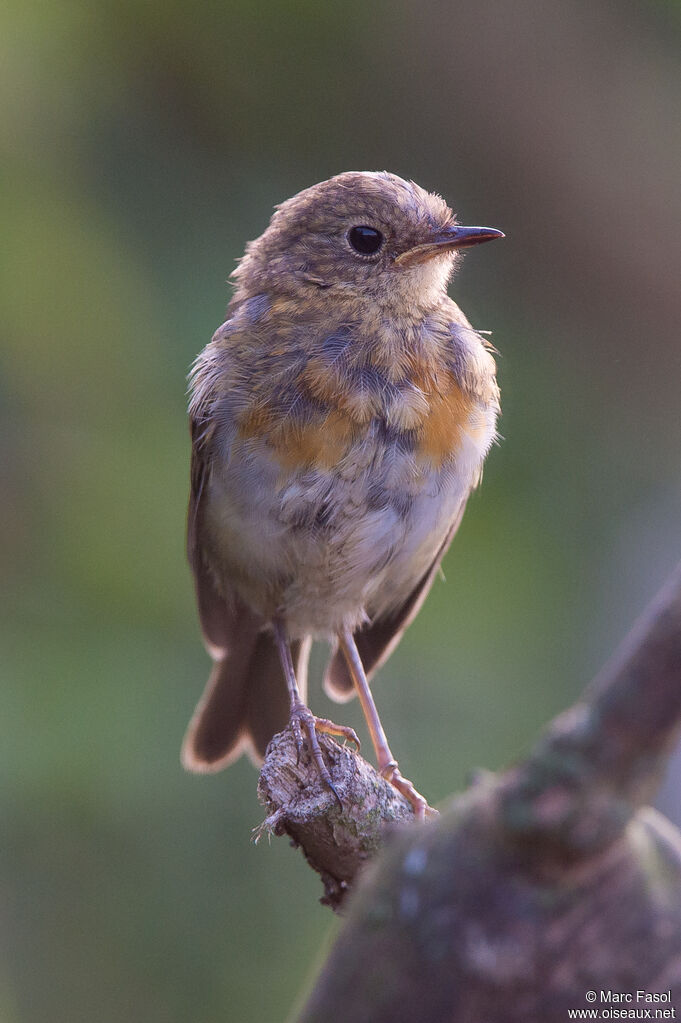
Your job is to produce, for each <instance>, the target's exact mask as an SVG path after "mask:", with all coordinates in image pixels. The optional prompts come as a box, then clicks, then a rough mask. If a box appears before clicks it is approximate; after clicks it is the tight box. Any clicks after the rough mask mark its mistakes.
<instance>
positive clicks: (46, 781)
mask: <svg viewBox="0 0 681 1023" xmlns="http://www.w3.org/2000/svg"><path fill="white" fill-rule="evenodd" d="M0 18H1V25H0V53H1V55H2V59H1V61H0V110H1V118H2V122H1V129H2V130H1V143H0V144H1V145H2V148H3V161H2V189H1V190H0V223H1V224H2V245H1V246H0V253H1V254H0V259H1V261H2V275H1V278H0V288H1V303H0V323H1V325H2V326H1V331H2V334H1V346H0V359H1V360H2V381H1V383H0V388H1V390H0V393H1V396H2V399H1V400H2V412H1V415H2V429H1V432H0V445H1V447H2V455H3V457H2V489H1V492H0V515H1V517H2V534H3V539H4V541H5V542H4V544H3V552H4V559H3V560H4V567H3V572H2V578H3V583H4V585H3V611H2V621H1V624H0V629H1V631H2V676H3V684H2V693H1V695H0V707H1V715H0V820H1V821H2V824H1V825H0V836H1V837H0V869H1V891H0V899H1V906H2V915H1V919H0V952H1V955H0V1020H1V1021H2V1023H37V1021H40V1023H43V1021H45V1020H49V1021H50V1023H79V1021H87V1023H92V1021H97V1023H114V1021H116V1023H119V1021H120V1020H123V1019H125V1020H128V1021H131V1023H137V1021H140V1023H141V1021H144V1023H209V1021H210V1023H214V1021H216V1020H229V1021H235V1023H256V1021H262V1020H265V1019H267V1020H283V1019H284V1018H285V1017H286V1016H287V1014H288V1013H289V1012H291V1010H292V1006H293V1005H294V1004H295V1000H296V998H297V997H298V996H299V994H300V992H301V991H302V990H303V989H304V987H305V985H306V984H308V983H309V981H310V978H311V977H312V976H313V975H314V971H315V970H316V969H317V967H318V964H319V962H320V960H321V958H322V956H323V954H324V950H325V948H326V947H327V945H328V943H329V941H330V940H331V939H332V937H333V934H334V931H335V927H336V923H335V922H334V920H333V919H332V918H331V915H330V913H329V911H328V910H326V909H323V908H322V907H320V906H319V905H318V904H317V898H318V896H319V894H320V886H319V884H318V882H317V880H316V878H315V877H314V876H313V875H312V874H311V872H310V871H309V870H308V868H307V867H306V866H305V864H304V863H303V860H302V858H301V857H300V855H299V854H298V853H295V852H293V851H292V850H291V849H290V848H289V847H288V846H287V845H286V844H285V842H283V840H280V841H274V842H273V843H272V844H271V845H268V843H267V842H264V843H261V844H260V845H259V846H257V847H256V846H254V845H253V844H252V843H251V829H252V828H253V827H255V826H256V825H257V824H258V823H259V821H260V820H261V818H262V811H261V809H260V808H259V806H258V804H257V801H256V795H255V784H256V774H255V772H254V770H253V768H252V766H251V765H250V764H249V763H247V762H241V763H239V764H238V765H237V766H236V767H234V768H232V769H231V770H230V771H229V772H228V773H226V774H222V775H218V776H216V777H211V778H196V777H190V776H187V775H185V774H184V773H183V772H182V770H181V768H180V764H179V760H178V750H179V745H180V741H181V738H182V734H183V731H184V728H185V725H186V722H187V720H188V718H189V715H190V713H191V711H192V709H193V707H194V704H195V701H196V700H197V698H198V696H199V694H200V691H201V689H202V686H203V683H204V681H205V678H206V676H207V672H208V660H207V658H206V656H205V654H204V653H203V651H202V648H201V644H200V640H199V632H198V627H197V622H196V615H195V610H194V604H193V594H192V588H191V583H190V577H189V573H188V570H187V568H186V566H185V560H184V551H183V543H184V537H183V530H184V515H185V500H186V491H187V472H188V457H189V446H188V437H187V430H186V420H185V394H184V391H185V374H186V372H187V369H188V367H189V365H190V363H191V360H192V358H193V356H194V355H195V353H196V352H197V351H198V350H199V349H200V348H201V347H202V346H203V345H204V343H205V342H206V341H207V340H208V338H209V337H210V335H211V333H212V331H213V330H214V328H215V327H216V326H217V325H218V324H219V323H220V322H221V319H222V315H223V311H224V308H225V306H226V303H227V301H228V299H229V294H230V292H229V287H228V285H227V284H226V283H225V281H226V277H227V275H228V274H229V273H230V271H231V270H232V269H233V267H234V261H235V259H236V258H237V257H238V256H239V255H240V253H241V252H242V250H243V245H244V242H245V241H246V240H247V239H249V238H253V237H255V236H256V235H258V234H259V233H260V232H261V231H262V230H263V229H264V227H265V225H266V223H267V220H268V218H269V215H270V212H271V208H272V206H273V204H274V203H275V202H278V201H280V200H282V199H284V198H286V197H287V196H289V195H291V194H292V193H294V192H296V191H297V190H298V189H300V188H302V187H305V186H307V185H309V184H311V183H313V182H315V181H318V180H320V179H322V178H326V177H328V176H330V175H331V174H334V173H336V172H338V171H341V170H348V169H383V168H387V169H389V170H392V171H395V172H397V173H399V174H402V175H404V176H408V177H413V178H414V179H415V180H417V181H418V182H419V183H420V184H422V185H424V186H426V187H429V188H432V189H435V190H438V191H440V192H441V193H443V194H444V195H445V196H446V198H447V199H448V200H449V201H450V202H451V203H453V205H454V207H455V208H456V209H457V211H458V212H459V213H460V215H461V217H462V219H463V221H464V222H472V223H485V224H490V225H492V226H496V227H500V228H503V229H504V230H505V231H506V233H507V239H506V241H504V242H503V243H498V244H496V245H494V246H489V247H487V246H485V247H484V248H481V249H479V250H474V251H472V252H471V253H470V254H469V255H468V257H467V259H466V261H465V265H464V268H463V271H462V272H461V274H460V276H459V277H458V278H457V280H456V282H455V284H454V286H453V294H454V295H455V297H456V298H457V299H458V300H459V301H460V302H461V304H462V306H463V308H464V309H465V310H466V312H467V313H468V315H469V317H470V318H471V319H472V321H473V322H474V324H475V325H476V326H478V327H479V328H481V329H488V330H492V331H493V338H494V341H495V343H496V345H497V346H498V347H499V349H500V351H501V356H500V359H499V376H500V381H501V385H502V391H503V399H504V416H503V421H502V426H501V428H502V433H503V435H504V440H503V443H502V444H501V445H500V446H499V447H498V448H497V449H495V450H494V451H493V452H492V454H491V456H490V459H489V462H488V467H487V470H486V475H485V481H484V484H483V487H482V490H481V491H480V492H479V493H478V494H477V495H476V496H475V497H474V499H473V500H472V501H471V503H470V505H469V509H468V512H467V515H466V518H465V521H464V524H463V527H462V529H461V531H460V534H459V536H458V537H457V540H456V542H455V544H454V547H453V549H452V551H451V552H450V555H449V556H448V558H447V560H446V563H445V571H446V576H447V582H446V584H437V585H436V587H435V589H434V591H433V593H432V595H431V597H430V599H429V601H428V603H427V606H426V609H425V610H424V611H423V612H422V614H421V616H420V617H419V619H418V621H417V623H416V624H415V625H414V626H413V627H412V628H411V630H410V631H409V633H408V636H407V638H406V639H405V641H404V642H403V644H402V646H401V648H400V650H399V652H398V653H397V654H396V655H395V656H394V658H393V659H392V661H391V662H390V664H389V666H388V667H386V669H385V670H384V671H383V672H382V674H381V676H380V677H379V679H378V681H377V682H376V684H375V692H376V695H377V699H378V702H379V706H380V707H381V709H382V713H383V717H384V721H385V724H386V727H387V729H388V732H389V735H390V737H391V740H392V744H393V747H394V749H395V750H396V751H397V753H398V755H399V758H400V762H401V765H402V767H403V769H404V771H405V773H406V774H407V775H408V776H409V777H412V778H413V779H414V780H415V781H416V782H417V784H418V786H419V788H420V789H421V790H422V791H424V792H425V793H426V794H427V795H428V796H429V797H430V799H431V800H432V801H438V800H441V799H443V798H444V797H446V796H447V794H449V793H450V792H452V791H455V790H457V789H458V788H460V787H461V786H463V785H464V784H465V780H466V777H467V774H468V772H469V770H470V769H471V768H472V767H474V766H477V765H480V766H485V767H488V768H497V767H500V766H502V765H504V764H506V763H507V762H508V761H509V760H512V759H513V758H514V757H517V756H519V755H520V754H522V752H523V751H524V750H527V748H528V746H529V744H530V743H531V741H532V739H533V737H534V736H535V734H536V733H537V731H538V729H540V728H541V726H542V725H543V724H544V723H545V722H546V721H547V719H548V718H549V717H550V716H551V715H553V714H555V713H556V712H558V711H560V710H561V709H562V708H564V707H565V706H566V705H567V704H568V703H569V702H570V701H572V700H573V699H574V698H575V697H576V696H577V694H578V693H579V691H580V689H581V687H582V686H583V684H584V683H585V682H586V681H587V680H588V679H589V678H590V677H591V676H592V674H593V673H594V672H595V671H596V670H597V669H598V667H599V666H600V664H601V663H602V662H603V660H604V659H605V658H606V657H607V656H608V655H609V653H610V652H611V650H612V648H613V646H614V645H615V643H616V642H617V641H618V639H619V638H620V637H621V636H622V635H623V634H624V633H625V631H626V630H627V628H628V627H629V624H630V622H631V620H632V618H633V616H634V615H635V614H636V613H637V612H638V611H639V610H640V609H641V608H642V607H643V605H644V604H645V602H646V601H647V600H648V598H649V597H650V596H651V595H652V594H653V593H654V592H655V590H656V589H657V588H658V586H659V585H660V584H661V583H662V581H663V579H664V577H665V576H666V574H667V573H668V571H669V569H670V567H671V565H672V564H673V563H674V562H675V561H676V560H677V558H678V556H679V549H680V542H679V541H680V539H681V476H680V472H679V469H680V465H679V452H680V450H681V412H680V406H679V392H680V386H681V339H680V327H679V320H680V317H679V302H678V292H679V280H680V278H681V230H680V228H681V189H679V174H680V170H681V121H680V119H679V110H681V76H680V74H679V70H680V64H681V56H680V55H681V47H680V43H681V4H679V3H678V2H667V3H664V2H657V0H639V2H636V0H630V2H627V3H621V2H620V3H617V2H615V0H562V2H558V0H556V2H554V3H546V2H544V0H517V2H515V3H512V4H511V3H507V2H505V0H492V2H483V3H478V2H473V0H470V2H461V3H455V4H443V3H439V2H437V0H419V3H408V2H404V0H398V2H395V0H378V2H375V3H366V2H365V0H348V2H346V3H343V4H331V3H325V2H321V3H320V2H319V0H317V2H314V3H313V2H311V0H298V2H294V0H283V2H275V0H260V2H259V3H257V4H256V3H253V2H251V0H222V2H220V3H217V2H205V3H198V4H196V5H190V4H187V3H180V2H178V0H167V2H160V0H158V2H156V3H146V2H143V0H99V2H98V3H92V2H88V0H66V2H64V3H60V4H53V3H47V2H45V0H36V2H32V3H27V2H26V0H7V3H6V4H5V5H3V12H2V15H1V16H0ZM317 663H318V664H319V662H317ZM317 677H318V676H317ZM311 701H312V706H313V707H314V709H315V710H317V712H319V713H321V714H335V715H336V717H337V718H340V719H341V720H345V721H348V722H349V723H351V724H353V725H355V726H356V727H357V728H358V731H359V732H360V734H361V735H365V732H364V730H363V726H362V724H361V723H360V721H359V717H358V713H357V708H356V707H354V706H352V707H350V706H348V707H346V708H345V709H342V710H339V709H338V708H335V707H333V706H332V705H331V704H329V703H328V701H327V700H326V698H325V697H324V696H323V695H322V694H321V692H320V690H319V687H318V682H317V681H315V682H314V683H313V685H312V696H311ZM674 778H676V783H675V781H674ZM679 782H681V760H679V759H678V758H677V762H676V763H675V764H673V765H672V769H671V772H670V776H669V779H668V781H667V783H666V786H665V788H664V789H663V791H662V794H661V797H660V799H661V805H662V806H664V808H665V810H666V811H667V812H668V813H669V814H670V815H671V816H672V817H673V818H674V819H675V820H676V821H677V822H678V821H680V820H681V802H680V797H679ZM341 1015H342V1007H339V1018H340V1017H341Z"/></svg>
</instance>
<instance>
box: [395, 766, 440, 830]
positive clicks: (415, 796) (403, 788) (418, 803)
mask: <svg viewBox="0 0 681 1023" xmlns="http://www.w3.org/2000/svg"><path fill="white" fill-rule="evenodd" d="M381 776H382V777H383V778H385V780H386V781H389V782H390V784H391V785H392V786H394V788H396V789H397V791H398V792H401V793H402V795H403V796H404V798H405V799H406V800H407V802H408V803H411V805H412V806H413V807H414V815H415V817H416V820H417V821H425V819H426V817H438V816H439V814H438V812H437V810H435V809H434V808H433V807H432V806H428V802H427V800H426V799H425V798H424V797H423V796H422V795H421V793H420V792H417V791H416V789H415V788H414V786H413V785H412V783H411V782H410V781H409V780H408V779H407V778H403V777H402V775H401V774H400V772H399V771H398V769H397V761H396V760H389V761H388V763H387V764H385V765H384V766H383V767H381Z"/></svg>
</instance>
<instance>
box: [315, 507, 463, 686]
mask: <svg viewBox="0 0 681 1023" xmlns="http://www.w3.org/2000/svg"><path fill="white" fill-rule="evenodd" d="M467 500H468V495H466V497H465V498H464V499H463V500H462V502H461V505H460V507H459V509H458V511H457V513H456V515H455V516H454V518H453V520H452V523H451V525H450V527H449V529H448V530H447V535H446V536H445V538H444V540H443V541H442V544H441V545H440V548H439V550H438V552H437V554H436V555H435V557H434V558H433V561H432V564H431V565H430V567H429V568H428V570H427V571H426V572H424V574H423V575H422V576H421V578H420V580H419V581H418V583H417V584H416V586H415V587H414V589H413V590H412V591H411V593H410V594H409V596H408V597H407V599H406V600H405V601H404V603H403V604H402V605H401V606H400V607H399V608H398V609H397V610H396V611H394V612H393V613H392V614H390V615H388V616H386V617H385V618H377V619H376V620H375V621H373V622H370V623H369V624H368V625H364V626H362V628H360V629H358V630H357V632H355V637H354V638H355V643H356V644H357V649H358V651H359V655H360V657H361V659H362V664H363V666H364V671H365V672H366V676H367V678H371V676H372V675H373V673H374V672H375V671H377V670H378V668H380V667H381V665H382V664H385V662H386V661H387V659H388V657H389V656H390V654H391V653H392V652H393V650H394V649H395V647H396V646H397V644H398V643H399V641H400V640H401V639H402V634H403V632H404V630H405V629H406V628H407V626H408V625H410V624H411V623H412V622H413V620H414V618H415V617H416V615H417V614H418V612H419V611H420V609H421V606H422V604H423V602H424V600H425V599H426V597H427V596H428V591H429V590H430V587H431V586H432V584H433V580H434V579H435V576H436V575H437V572H438V569H439V568H440V562H441V561H442V559H443V557H444V555H445V554H446V552H447V548H448V547H449V545H450V543H451V542H452V540H453V539H454V534H455V533H456V531H457V529H458V528H459V524H460V523H461V519H462V518H463V513H464V510H465V508H466V502H467ZM324 688H325V690H326V692H327V693H328V695H329V696H330V697H331V698H332V699H334V700H337V701H338V702H339V703H344V702H345V701H346V700H350V699H351V698H352V697H353V696H354V695H355V687H354V684H353V682H352V678H351V676H350V672H349V671H348V667H347V664H346V662H345V658H344V657H343V653H342V651H341V650H340V649H337V650H335V651H334V652H333V654H332V655H331V658H330V660H329V664H328V666H327V669H326V673H325V675H324Z"/></svg>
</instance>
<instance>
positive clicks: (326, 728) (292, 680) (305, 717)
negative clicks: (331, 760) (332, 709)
mask: <svg viewBox="0 0 681 1023" xmlns="http://www.w3.org/2000/svg"><path fill="white" fill-rule="evenodd" d="M273 627H274V639H275V642H276V644H277V650H278V651H279V657H280V659H281V666H282V668H283V670H284V678H285V679H286V685H287V688H288V694H289V699H290V701H291V716H290V724H291V728H292V730H293V736H294V738H295V742H296V749H297V750H298V757H300V752H301V750H302V747H303V736H302V729H305V735H306V737H307V741H308V745H309V749H310V753H311V754H312V758H313V760H314V762H315V764H316V765H317V770H318V771H319V774H320V777H321V779H322V781H323V782H324V784H325V785H326V786H327V788H329V789H330V790H331V791H332V792H333V794H334V796H335V797H336V799H337V801H338V804H339V805H340V806H342V804H341V801H340V797H339V795H338V793H337V792H336V789H335V787H334V784H333V782H332V781H331V775H330V774H329V771H328V768H327V766H326V764H325V763H324V758H323V757H322V751H321V749H320V748H319V740H318V739H317V732H325V733H326V734H327V735H333V736H336V737H337V738H341V739H343V740H345V739H350V740H351V741H352V742H354V744H355V746H356V747H357V749H358V750H359V747H360V743H359V739H358V738H357V735H356V733H355V731H354V730H353V729H352V728H348V727H346V726H345V725H336V724H334V722H333V721H329V719H328V718H318V717H315V716H314V714H313V713H312V711H311V710H310V708H309V707H307V706H306V705H305V704H304V703H303V701H302V700H301V698H300V691H299V689H298V683H297V682H296V673H295V669H294V667H293V659H292V657H291V646H290V644H289V640H288V636H287V634H286V629H285V628H284V626H283V624H282V623H281V622H280V621H275V622H274V623H273ZM301 726H302V727H301Z"/></svg>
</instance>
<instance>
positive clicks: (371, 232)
mask: <svg viewBox="0 0 681 1023" xmlns="http://www.w3.org/2000/svg"><path fill="white" fill-rule="evenodd" d="M348 241H349V242H350V244H351V245H352V247H353V249H354V250H355V252H361V254H362V255H363V256H373V254H374V253H375V252H378V250H379V249H380V247H381V245H382V244H383V235H382V234H381V232H380V231H377V230H376V228H375V227H367V226H366V224H360V225H359V227H351V228H350V230H349V231H348Z"/></svg>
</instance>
